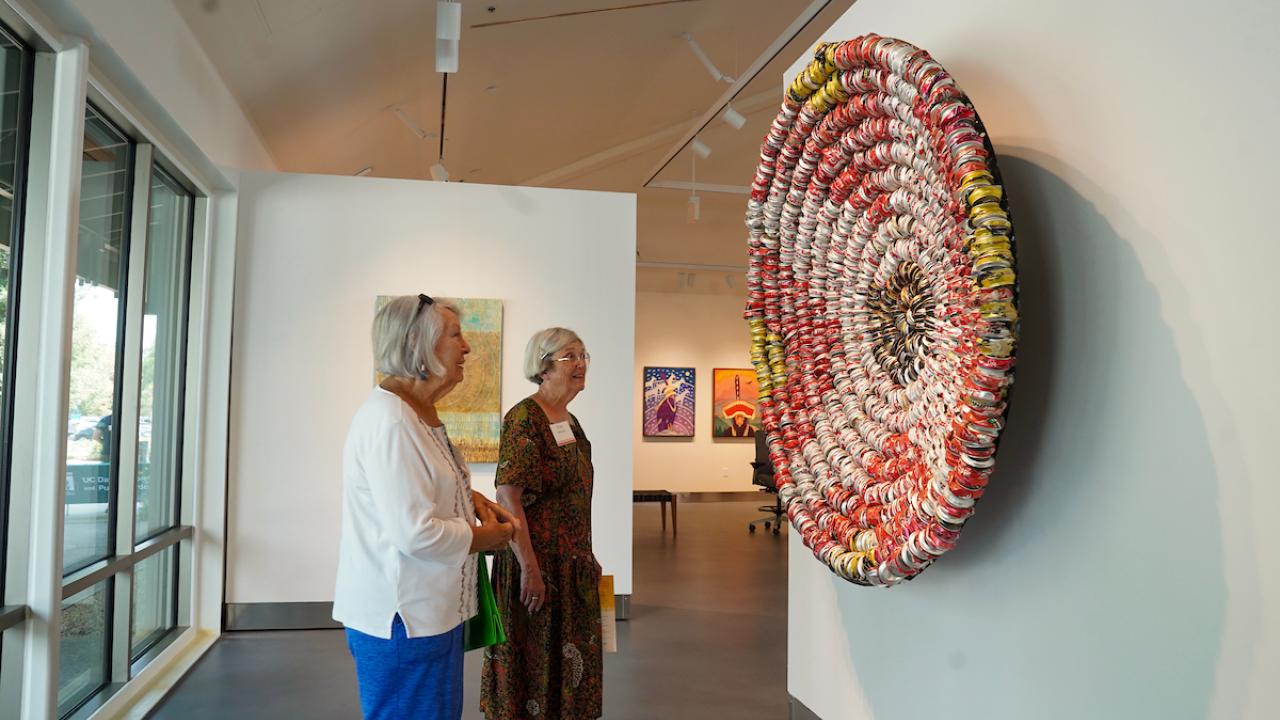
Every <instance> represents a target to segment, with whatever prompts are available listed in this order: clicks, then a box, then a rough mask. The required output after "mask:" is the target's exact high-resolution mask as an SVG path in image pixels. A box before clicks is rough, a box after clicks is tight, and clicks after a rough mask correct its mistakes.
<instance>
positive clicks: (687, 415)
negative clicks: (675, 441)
mask: <svg viewBox="0 0 1280 720" xmlns="http://www.w3.org/2000/svg"><path fill="white" fill-rule="evenodd" d="M693 390H694V371H693V368H677V367H647V368H645V369H644V417H643V425H644V436H645V437H693V400H694V398H693Z"/></svg>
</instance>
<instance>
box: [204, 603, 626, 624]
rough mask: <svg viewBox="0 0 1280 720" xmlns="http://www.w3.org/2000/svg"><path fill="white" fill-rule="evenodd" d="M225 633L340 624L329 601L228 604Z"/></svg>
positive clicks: (620, 611)
mask: <svg viewBox="0 0 1280 720" xmlns="http://www.w3.org/2000/svg"><path fill="white" fill-rule="evenodd" d="M614 613H615V617H616V618H617V619H619V620H630V619H631V596H630V595H616V596H614ZM222 619H223V627H225V628H226V631H227V632H241V631H253V630H335V629H339V628H341V627H342V624H341V623H339V622H338V621H336V620H334V619H333V603H331V602H286V603H227V604H226V605H225V606H223V609H222Z"/></svg>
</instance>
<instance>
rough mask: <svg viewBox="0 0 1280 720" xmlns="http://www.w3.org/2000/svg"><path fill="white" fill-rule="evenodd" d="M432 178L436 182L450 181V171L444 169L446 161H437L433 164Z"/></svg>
mask: <svg viewBox="0 0 1280 720" xmlns="http://www.w3.org/2000/svg"><path fill="white" fill-rule="evenodd" d="M431 179H432V180H435V181H436V182H449V171H448V170H445V169H444V163H439V162H438V163H436V164H435V165H432V166H431Z"/></svg>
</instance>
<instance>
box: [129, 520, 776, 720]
mask: <svg viewBox="0 0 1280 720" xmlns="http://www.w3.org/2000/svg"><path fill="white" fill-rule="evenodd" d="M762 498H763V496H762ZM760 502H761V500H757V501H755V502H750V503H748V502H715V503H681V504H680V514H679V518H680V534H679V537H678V538H675V539H673V538H672V537H671V534H670V529H669V528H668V531H667V534H665V535H664V534H663V533H662V531H661V529H660V525H661V521H660V519H659V516H658V505H657V504H641V505H636V506H635V552H634V559H633V562H634V587H633V593H632V606H631V620H630V621H628V622H620V623H618V645H619V651H618V652H617V653H616V654H607V655H605V684H604V707H605V711H604V717H605V718H608V719H609V720H633V719H634V720H653V718H702V717H707V718H719V719H723V720H755V719H757V718H759V719H761V720H764V719H767V720H782V719H783V718H786V717H787V713H788V709H787V689H786V678H787V672H786V664H787V659H786V615H787V593H786V577H787V568H786V562H787V555H786V535H785V533H786V531H785V530H784V531H783V532H784V534H783V535H781V536H775V535H772V534H769V533H767V532H764V531H762V530H760V531H757V532H756V533H755V534H748V533H747V528H746V524H747V521H748V520H750V519H754V518H756V517H758V516H759V515H760V513H758V512H756V505H758V504H760ZM466 672H467V688H466V693H467V698H466V711H465V712H464V715H463V717H465V718H480V717H481V715H480V713H479V711H478V709H477V707H478V704H479V689H478V686H479V677H480V653H478V652H475V653H469V654H468V656H467V670H466ZM359 716H360V706H359V702H358V699H357V697H356V679H355V673H354V671H353V669H352V665H351V657H350V655H348V654H347V650H346V646H345V643H344V640H343V637H342V634H341V632H340V631H334V630H316V631H306V632H254V633H234V634H230V635H227V636H224V637H223V639H222V640H220V641H219V642H218V643H217V644H216V645H215V646H214V647H213V649H211V650H210V651H209V653H208V654H207V655H206V656H205V657H204V658H203V659H202V660H201V661H200V662H199V663H198V664H197V665H196V667H195V669H194V670H193V671H192V673H191V674H190V675H188V676H187V677H186V678H185V679H184V680H183V681H182V683H181V684H180V685H178V687H177V688H175V689H174V691H173V692H172V693H171V694H170V695H169V697H168V698H166V700H165V701H164V703H163V704H162V705H161V706H160V707H159V708H158V709H157V710H156V711H155V712H154V713H153V714H152V715H151V716H150V717H153V718H159V719H161V720H200V719H203V718H236V720H254V719H257V718H317V719H319V718H355V717H359Z"/></svg>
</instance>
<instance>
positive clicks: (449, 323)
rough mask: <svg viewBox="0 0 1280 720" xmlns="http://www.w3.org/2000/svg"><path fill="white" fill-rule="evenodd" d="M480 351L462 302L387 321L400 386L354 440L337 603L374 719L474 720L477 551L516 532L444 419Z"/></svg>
mask: <svg viewBox="0 0 1280 720" xmlns="http://www.w3.org/2000/svg"><path fill="white" fill-rule="evenodd" d="M469 352H471V348H470V346H468V345H467V341H466V339H465V338H463V336H462V329H461V327H460V325H459V318H458V309H457V308H456V307H455V306H453V305H452V304H450V303H448V302H444V301H437V300H433V299H432V298H430V297H428V296H426V295H418V296H417V297H413V296H403V297H397V298H395V299H393V300H391V301H390V302H388V303H387V304H386V305H384V306H383V307H382V309H381V310H379V311H378V313H377V315H376V316H375V317H374V320H373V354H374V364H375V367H376V368H377V370H378V371H379V372H381V373H383V374H385V375H386V376H387V378H386V379H385V380H384V381H383V382H382V383H381V384H380V385H379V386H378V387H375V388H374V389H373V392H372V393H371V394H370V395H369V397H368V399H366V400H365V401H364V404H362V405H361V406H360V409H359V410H357V411H356V415H355V418H354V419H352V421H351V428H350V429H349V430H348V431H347V444H346V449H345V451H344V454H343V492H342V541H341V546H340V549H339V558H338V578H337V588H336V592H335V597H334V603H333V617H334V619H335V620H337V621H339V622H341V623H342V624H343V625H344V626H345V627H346V629H347V643H348V646H349V647H350V649H351V654H352V656H353V657H354V658H355V665H356V677H357V680H358V681H359V686H360V706H361V708H362V710H363V711H364V715H365V717H366V718H369V719H370V720H393V719H396V718H407V717H410V716H412V717H414V718H433V719H438V720H458V718H461V717H462V651H463V649H462V624H463V623H464V622H465V621H466V620H467V619H468V618H470V617H472V616H473V615H475V614H476V612H477V608H476V556H475V553H477V552H480V551H485V550H493V549H496V548H499V547H501V546H503V545H505V544H506V543H507V542H509V541H510V540H511V536H512V533H513V532H514V529H515V524H516V521H515V519H514V518H513V517H512V516H511V514H510V513H508V512H507V511H506V510H505V509H504V508H502V507H501V506H499V505H497V504H496V503H493V502H491V501H489V500H488V499H486V498H485V497H484V496H482V495H480V494H479V493H475V492H473V491H472V490H471V473H470V471H469V470H468V469H467V464H466V461H465V460H464V459H463V457H462V454H461V453H460V452H458V451H457V449H455V448H454V447H453V445H452V444H451V443H450V442H449V436H448V434H447V433H446V431H445V428H444V424H443V423H441V422H440V416H439V414H438V413H437V412H436V403H437V402H438V401H439V400H440V398H442V397H444V396H445V395H447V394H448V393H449V391H450V390H452V389H453V388H454V387H455V386H457V384H458V383H459V382H461V381H462V377H463V368H462V366H463V363H464V362H465V360H466V356H467V353H469Z"/></svg>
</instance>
